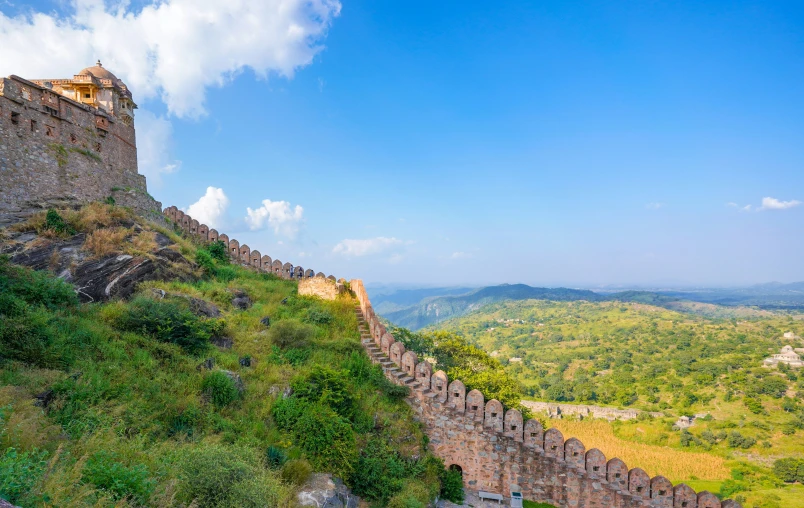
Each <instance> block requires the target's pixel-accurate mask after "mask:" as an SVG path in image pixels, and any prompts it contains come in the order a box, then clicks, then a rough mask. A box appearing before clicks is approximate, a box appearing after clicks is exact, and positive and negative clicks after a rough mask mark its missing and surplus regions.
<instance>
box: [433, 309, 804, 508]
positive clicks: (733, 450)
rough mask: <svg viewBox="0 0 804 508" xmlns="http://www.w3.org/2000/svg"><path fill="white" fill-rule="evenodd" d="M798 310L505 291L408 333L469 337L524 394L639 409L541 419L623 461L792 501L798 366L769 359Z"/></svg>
mask: <svg viewBox="0 0 804 508" xmlns="http://www.w3.org/2000/svg"><path fill="white" fill-rule="evenodd" d="M799 317H800V316H797V315H792V314H786V315H785V314H772V315H770V316H762V317H757V318H752V319H715V318H710V317H706V316H701V315H697V314H691V313H680V312H676V311H673V310H670V309H666V308H662V307H657V306H654V305H648V304H644V303H633V302H621V301H601V302H589V301H574V302H559V301H548V300H519V301H513V300H509V301H501V302H497V303H493V304H489V305H486V306H484V307H483V308H482V309H479V310H476V311H473V312H471V313H469V314H466V315H463V316H460V317H454V318H451V319H448V320H446V321H443V322H441V323H438V324H437V325H433V326H431V327H428V328H425V329H424V330H423V331H422V332H420V333H421V334H422V335H424V336H434V337H438V336H439V334H449V335H455V336H458V337H461V338H462V339H465V340H466V341H468V342H469V343H470V344H474V345H476V346H478V347H480V348H481V349H482V350H483V351H485V352H487V353H489V354H491V355H492V356H494V357H495V358H497V359H498V360H499V361H500V362H501V363H502V364H503V365H504V369H505V372H506V373H507V374H508V375H509V376H510V377H512V378H514V379H515V380H517V381H518V382H519V383H520V384H521V385H523V386H524V388H525V392H526V393H527V397H526V398H528V399H533V400H538V401H545V402H548V403H555V404H588V405H595V406H604V407H608V408H621V409H629V410H636V411H641V412H642V414H641V415H640V416H639V417H638V418H637V419H634V420H631V421H627V422H626V421H617V422H607V421H605V420H595V419H584V420H583V421H573V419H572V418H569V419H566V417H565V418H564V419H551V420H549V421H550V425H551V426H554V427H557V428H559V429H560V430H561V431H562V432H564V433H565V434H571V435H574V436H576V437H578V438H579V439H580V440H581V441H583V442H594V443H595V446H597V447H599V448H600V449H601V450H602V451H603V452H604V453H606V454H612V455H617V456H618V457H620V458H621V459H623V460H624V461H626V462H627V463H628V464H629V465H630V464H634V465H635V466H636V467H641V468H643V469H645V470H647V471H649V472H650V473H651V474H662V475H664V476H666V477H668V478H670V479H671V480H674V481H675V480H678V481H684V482H685V483H687V484H689V485H690V486H692V487H693V488H696V489H701V488H706V489H707V490H710V491H712V492H718V493H719V494H720V495H722V496H724V497H727V496H737V499H742V500H743V501H744V505H745V506H756V507H763V508H770V507H779V508H782V507H796V508H801V507H804V486H802V485H786V486H785V483H784V482H795V481H798V482H800V483H802V482H804V467H802V468H801V473H802V475H801V476H800V477H798V476H796V475H797V474H798V473H795V474H793V475H792V476H791V475H790V474H789V469H790V467H791V466H790V464H793V466H792V467H793V468H794V469H795V470H796V471H798V469H796V468H798V465H797V464H801V465H802V466H804V464H803V463H801V461H800V458H801V457H802V456H804V440H802V438H801V437H802V435H804V403H802V398H803V397H804V371H802V368H801V367H796V366H795V365H794V363H795V362H794V361H793V360H794V359H795V356H794V355H790V358H789V363H787V364H785V363H783V362H779V363H776V364H774V363H773V361H774V360H775V359H776V358H775V357H783V356H784V355H780V354H778V353H779V352H780V350H781V349H782V348H783V347H785V346H791V348H790V349H793V350H795V351H798V352H799V353H798V354H800V352H801V351H802V348H804V339H802V338H801V337H802V336H804V320H801V319H797V318H799ZM769 357H770V362H768V361H766V359H768V358H769ZM768 367H772V368H768ZM656 413H659V414H660V415H661V416H658V417H657V416H655V414H656ZM696 415H697V417H695V416H696ZM682 417H690V419H689V420H688V419H685V418H682ZM690 423H691V424H692V425H691V426H689V424H690Z"/></svg>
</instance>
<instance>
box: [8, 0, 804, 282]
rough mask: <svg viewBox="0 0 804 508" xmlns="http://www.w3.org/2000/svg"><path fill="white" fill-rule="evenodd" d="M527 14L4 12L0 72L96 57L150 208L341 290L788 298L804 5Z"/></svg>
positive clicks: (141, 6) (801, 167) (360, 3)
mask: <svg viewBox="0 0 804 508" xmlns="http://www.w3.org/2000/svg"><path fill="white" fill-rule="evenodd" d="M532 4H533V2H524V1H522V2H505V5H490V4H488V3H487V2H475V1H469V2H465V1H464V2H450V1H446V2H437V3H433V2H424V1H420V0H415V1H411V2H404V3H399V4H393V5H378V3H377V2H368V1H365V0H342V1H341V2H338V1H335V0H313V1H307V0H289V1H288V0H285V1H284V2H279V1H278V0H270V1H265V2H243V3H239V2H229V3H220V2H211V1H206V0H203V1H197V0H169V1H162V2H158V3H156V2H155V0H143V1H139V2H133V3H130V4H104V3H103V2H102V1H101V0H82V1H81V2H78V1H76V0H72V1H68V2H62V1H56V0H37V1H34V2H29V3H25V4H24V5H23V4H18V3H14V2H5V3H3V4H2V5H0V40H2V41H3V44H4V49H3V53H2V55H0V75H9V74H17V75H20V76H22V77H27V78H45V77H52V78H57V77H69V76H71V75H72V74H74V73H75V72H77V71H78V70H80V69H82V68H84V67H86V66H88V65H91V64H93V63H94V62H95V60H97V59H101V60H102V61H103V63H104V66H105V67H107V68H108V69H110V70H112V71H113V72H115V74H116V75H117V76H118V77H120V78H121V79H123V80H124V81H125V82H126V83H127V84H128V85H129V86H130V87H131V89H132V91H133V94H134V99H135V101H136V102H137V103H138V104H139V106H140V109H139V111H138V116H137V119H136V128H137V135H138V147H139V150H140V153H139V158H140V171H141V172H142V173H144V174H145V175H146V176H147V177H148V181H149V189H150V192H151V194H153V195H154V196H155V197H156V198H157V199H158V200H160V201H162V202H163V204H164V205H165V206H168V205H176V206H179V207H181V208H183V209H185V210H186V211H188V212H189V213H191V215H193V216H194V217H196V218H198V219H199V220H201V221H202V222H206V223H207V224H208V225H210V226H212V227H216V228H218V229H220V230H223V231H226V232H227V233H229V235H230V236H233V235H236V236H237V238H238V239H239V240H240V241H241V242H246V243H248V244H249V245H250V246H251V247H252V248H256V249H259V250H260V251H261V252H263V253H268V254H270V255H271V256H272V257H275V258H276V257H278V258H280V259H282V260H283V261H290V262H292V263H294V264H298V265H302V266H304V267H308V266H309V267H313V268H316V269H318V270H322V271H325V272H327V273H333V274H336V275H338V276H339V277H341V276H343V277H346V278H352V277H358V278H362V279H364V280H365V281H366V282H391V281H397V282H404V283H408V284H414V285H416V284H418V285H464V284H469V285H473V286H481V285H490V284H499V283H504V282H508V283H517V282H521V283H527V284H530V285H535V286H567V287H596V286H600V285H609V284H610V285H623V286H631V287H633V286H648V287H651V286H653V287H655V286H672V287H684V286H705V287H716V286H729V287H733V286H745V285H751V284H757V283H765V282H769V281H779V282H785V283H789V282H796V281H802V280H804V263H802V261H801V259H802V257H803V256H802V253H804V205H803V204H802V202H804V143H802V142H801V140H802V139H804V95H803V94H801V83H802V82H804V38H802V36H801V34H802V33H804V6H801V5H800V4H797V3H796V2H773V3H758V2H751V1H730V2H727V1H715V2H706V3H705V4H701V3H700V2H692V1H686V2H673V3H672V4H670V3H656V2H652V3H636V2H621V3H611V2H586V3H584V4H583V5H581V4H572V5H570V4H567V3H566V2H552V3H547V2H544V3H540V5H532ZM188 13H194V14H192V15H190V14H188ZM156 26H158V27H160V29H159V30H155V29H154V27H156ZM120 38H124V39H125V43H120V40H119V39H120ZM221 40H226V44H215V43H212V42H216V41H221ZM31 41H36V44H32V43H31Z"/></svg>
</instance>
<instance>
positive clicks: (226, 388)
mask: <svg viewBox="0 0 804 508" xmlns="http://www.w3.org/2000/svg"><path fill="white" fill-rule="evenodd" d="M201 389H202V390H203V392H204V394H205V395H206V396H207V397H209V400H210V402H212V403H213V404H215V405H216V406H217V407H225V406H228V405H229V404H231V403H232V402H234V401H236V400H237V399H239V398H240V392H239V391H238V389H237V386H236V385H235V382H234V381H233V380H232V378H230V377H229V376H227V375H226V374H224V373H223V372H221V371H215V372H210V373H209V374H207V375H206V377H204V381H203V382H202V383H201Z"/></svg>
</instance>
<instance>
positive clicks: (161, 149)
mask: <svg viewBox="0 0 804 508" xmlns="http://www.w3.org/2000/svg"><path fill="white" fill-rule="evenodd" d="M172 144H173V124H171V123H170V121H169V120H168V119H166V118H164V117H159V116H156V115H155V114H153V113H151V112H150V111H140V112H139V113H138V114H137V164H138V166H139V172H140V173H141V174H143V175H145V176H146V177H147V178H148V183H149V184H151V185H156V186H159V185H161V183H162V175H166V174H170V173H175V172H176V171H178V170H179V168H180V167H181V161H179V160H175V159H173V158H172V157H171V153H170V152H171V145H172Z"/></svg>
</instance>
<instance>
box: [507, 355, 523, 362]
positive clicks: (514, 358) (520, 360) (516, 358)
mask: <svg viewBox="0 0 804 508" xmlns="http://www.w3.org/2000/svg"><path fill="white" fill-rule="evenodd" d="M508 363H522V358H519V357H518V356H515V357H513V358H509V359H508Z"/></svg>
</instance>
